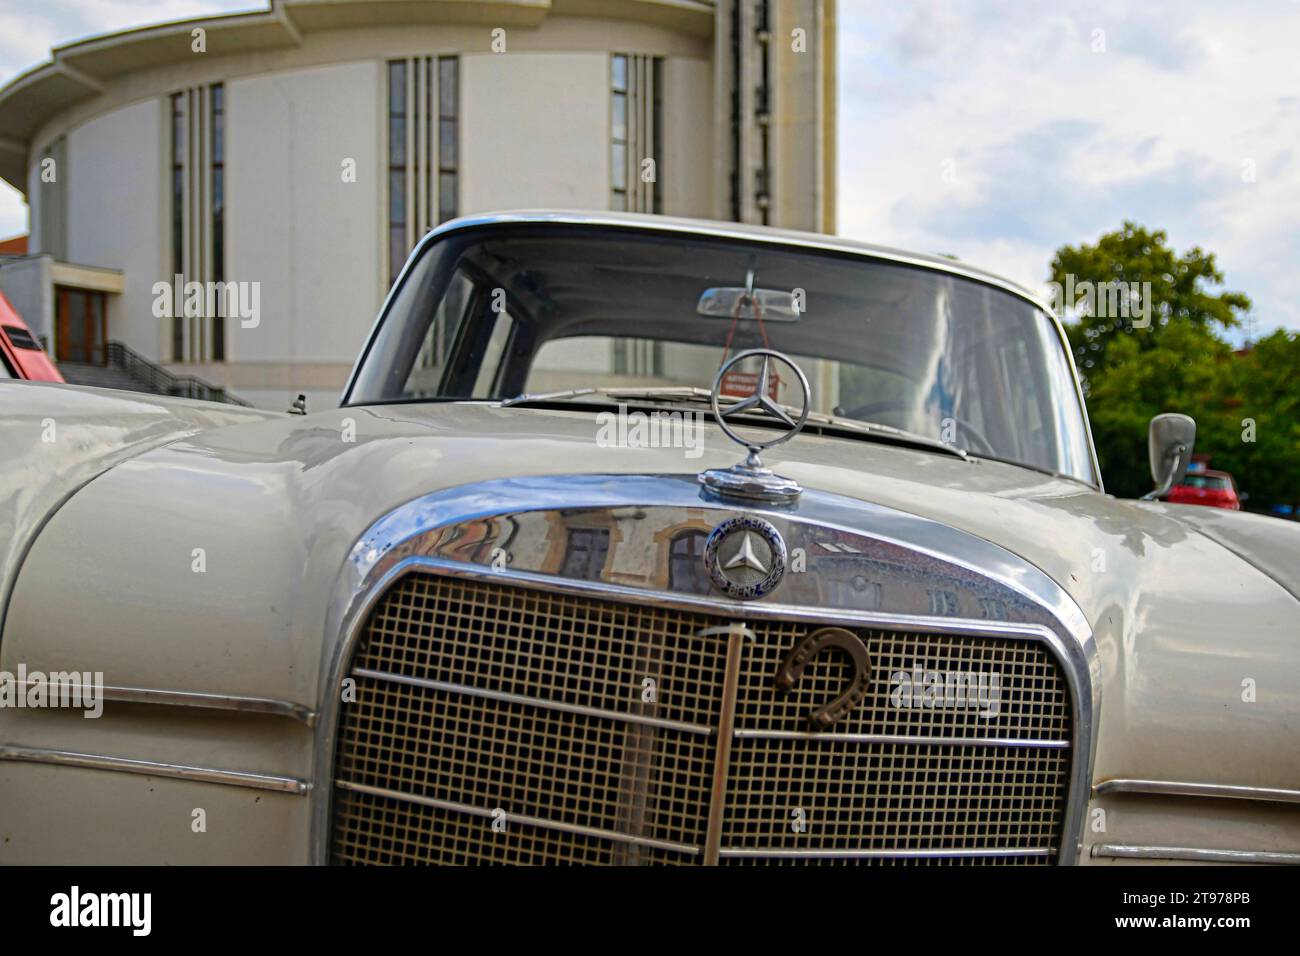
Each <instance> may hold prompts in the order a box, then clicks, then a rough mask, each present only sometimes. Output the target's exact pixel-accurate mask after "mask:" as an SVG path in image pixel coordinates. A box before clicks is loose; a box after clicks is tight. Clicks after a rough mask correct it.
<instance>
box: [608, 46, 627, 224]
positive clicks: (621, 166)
mask: <svg viewBox="0 0 1300 956" xmlns="http://www.w3.org/2000/svg"><path fill="white" fill-rule="evenodd" d="M609 72H610V76H609V85H610V104H609V105H610V130H609V140H610V142H609V187H610V197H609V205H610V208H611V209H624V210H625V209H627V120H628V116H627V112H628V111H627V90H628V87H627V57H626V56H624V55H623V54H621V53H616V54H615V55H614V56H612V57H610V61H609Z"/></svg>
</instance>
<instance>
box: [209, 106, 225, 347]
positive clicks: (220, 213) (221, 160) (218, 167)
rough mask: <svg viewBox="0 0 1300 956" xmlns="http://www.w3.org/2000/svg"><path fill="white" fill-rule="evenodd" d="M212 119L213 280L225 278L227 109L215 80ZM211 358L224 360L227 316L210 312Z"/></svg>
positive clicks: (219, 280)
mask: <svg viewBox="0 0 1300 956" xmlns="http://www.w3.org/2000/svg"><path fill="white" fill-rule="evenodd" d="M209 101H210V104H211V107H212V108H211V110H210V113H211V123H212V187H211V190H210V195H211V199H212V281H214V282H222V281H224V280H225V278H226V216H225V210H226V135H225V134H226V109H225V101H226V98H225V88H224V87H223V86H222V85H221V84H220V83H215V84H213V86H212V89H211V90H210V91H209ZM212 360H213V361H214V362H224V361H225V360H226V320H225V318H224V317H223V316H220V315H214V316H212Z"/></svg>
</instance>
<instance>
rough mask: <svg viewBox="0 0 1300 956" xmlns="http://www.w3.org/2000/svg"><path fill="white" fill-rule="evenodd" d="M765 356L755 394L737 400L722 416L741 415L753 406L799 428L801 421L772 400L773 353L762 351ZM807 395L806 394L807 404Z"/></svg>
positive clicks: (759, 371)
mask: <svg viewBox="0 0 1300 956" xmlns="http://www.w3.org/2000/svg"><path fill="white" fill-rule="evenodd" d="M761 354H762V356H763V366H762V368H760V369H759V370H758V386H757V387H756V388H755V389H754V394H752V395H750V396H749V398H746V399H744V400H743V401H740V402H737V403H736V404H735V405H732V406H730V407H729V408H728V409H727V410H726V411H724V412H722V414H721V417H722V418H724V419H726V418H730V417H731V416H733V415H739V414H740V413H741V412H746V411H749V409H751V408H755V407H757V408H760V409H762V410H763V411H765V412H767V413H768V414H769V415H772V416H774V417H776V418H778V419H780V420H781V421H783V422H785V423H786V424H787V425H789V426H790V427H791V428H793V429H795V430H798V429H799V426H800V424H801V422H796V421H795V420H794V419H793V418H791V417H790V416H789V415H787V414H786V411H785V409H784V408H782V407H781V406H780V405H778V404H777V403H776V402H774V401H772V396H771V394H770V393H771V387H772V354H771V353H770V352H763V353H761ZM806 403H807V397H806V396H805V404H806Z"/></svg>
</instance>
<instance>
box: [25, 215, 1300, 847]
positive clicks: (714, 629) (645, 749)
mask: <svg viewBox="0 0 1300 956" xmlns="http://www.w3.org/2000/svg"><path fill="white" fill-rule="evenodd" d="M1193 428H1194V426H1192V425H1191V423H1190V421H1189V420H1185V419H1182V418H1181V417H1178V416H1172V417H1169V416H1162V417H1161V418H1159V419H1157V421H1156V422H1155V423H1153V427H1152V434H1151V440H1152V451H1153V472H1154V475H1155V478H1156V480H1157V482H1158V483H1159V484H1163V485H1165V486H1166V487H1167V486H1168V485H1169V484H1170V483H1172V482H1173V481H1176V480H1177V478H1178V477H1179V474H1180V473H1181V471H1183V470H1184V469H1185V467H1186V460H1187V458H1188V456H1189V454H1190V452H1191V446H1192V432H1193ZM0 435H3V444H2V445H0V528H3V530H4V533H3V534H0V549H2V550H0V608H3V632H2V633H0V671H3V673H4V678H3V683H0V704H2V705H3V706H0V831H2V832H0V862H4V863H101V862H102V863H107V862H125V863H181V864H198V863H308V862H312V863H327V862H337V863H405V862H437V863H485V862H510V863H556V862H571V861H572V862H584V863H754V862H802V863H824V862H844V861H851V862H862V863H877V862H878V863H898V862H927V863H943V862H969V863H1023V864H1050V863H1058V862H1059V863H1117V862H1126V861H1242V862H1291V863H1294V862H1297V861H1300V808H1298V807H1297V802H1300V604H1298V603H1297V600H1298V597H1300V535H1298V532H1297V528H1296V527H1295V526H1294V525H1291V524H1288V523H1285V522H1281V521H1275V520H1271V519H1267V518H1262V517H1257V516H1252V515H1248V514H1238V513H1232V512H1221V511H1217V510H1212V509H1204V508H1192V507H1180V506H1174V505H1165V504H1161V503H1159V502H1156V501H1150V502H1134V501H1120V500H1116V499H1115V498H1113V497H1111V496H1109V495H1107V494H1105V493H1104V491H1103V489H1102V482H1101V477H1100V474H1099V472H1098V468H1097V464H1096V459H1095V455H1094V452H1093V448H1092V442H1091V438H1090V435H1089V431H1088V425H1087V417H1086V413H1085V409H1084V403H1083V400H1082V396H1081V393H1080V390H1079V385H1078V381H1077V377H1076V375H1075V372H1074V368H1073V364H1072V360H1071V358H1070V353H1069V349H1068V347H1067V344H1066V342H1065V339H1064V336H1063V334H1062V331H1061V328H1060V326H1059V324H1058V323H1057V322H1056V320H1055V319H1054V318H1053V317H1052V316H1051V314H1050V312H1049V311H1048V310H1047V309H1046V307H1045V306H1044V305H1042V304H1041V303H1040V302H1039V301H1038V300H1037V299H1036V298H1035V297H1034V296H1032V295H1030V294H1029V293H1027V292H1025V291H1024V290H1022V289H1020V288H1018V287H1016V286H1014V285H1012V284H1010V283H1008V282H1006V281H1004V280H1002V279H999V278H997V277H995V276H992V275H989V274H986V273H984V272H981V271H978V270H975V269H972V268H969V267H967V266H965V265H962V264H960V263H956V262H952V261H948V260H944V259H931V258H927V257H922V256H914V255H910V254H905V253H901V252H896V251H891V250H885V249H879V248H874V247H868V246H863V245H859V244H856V243H851V242H848V241H843V240H839V239H833V238H828V237H822V236H810V235H801V234H792V233H781V232H775V231H769V230H763V229H757V228H746V227H740V226H733V225H728V224H720V223H703V222H683V221H675V220H669V219H663V218H660V217H636V216H622V215H612V214H611V215H605V214H591V215H585V214H564V213H522V214H503V215H497V216H485V217H481V218H473V219H463V220H458V221H456V222H453V223H449V224H447V225H444V226H443V227H441V228H440V229H438V230H437V231H436V232H434V233H432V234H431V235H429V236H428V237H427V238H426V239H425V240H424V241H423V242H422V243H421V244H420V246H419V248H418V249H416V251H415V252H414V253H413V255H412V257H411V259H410V261H409V262H408V264H407V266H406V268H405V270H404V272H403V274H402V276H401V278H400V279H399V280H398V283H397V285H396V287H395V289H394V291H393V293H392V294H391V295H390V297H389V299H388V301H387V302H386V304H385V306H384V309H383V312H382V314H381V316H380V319H379V321H378V323H377V324H376V325H375V328H374V330H373V331H372V333H371V335H370V337H369V340H368V341H367V344H366V347H365V349H364V351H363V353H362V355H361V357H360V359H359V361H358V363H357V366H356V369H355V371H354V373H353V375H352V379H351V381H350V383H349V385H348V388H347V391H346V393H345V395H344V399H343V403H342V405H341V407H338V408H328V409H323V410H312V411H310V413H309V414H307V415H305V416H303V415H296V414H279V413H271V412H260V411H255V410H251V409H244V408H236V407H232V406H223V405H213V404H205V403H200V402H193V401H185V400H178V399H167V398H161V397H157V396H152V395H142V394H133V393H124V392H110V391H101V390H95V389H78V388H69V387H62V386H55V385H38V384H31V383H17V382H12V383H11V382H4V383H0ZM56 705H57V706H56ZM97 712H98V713H97Z"/></svg>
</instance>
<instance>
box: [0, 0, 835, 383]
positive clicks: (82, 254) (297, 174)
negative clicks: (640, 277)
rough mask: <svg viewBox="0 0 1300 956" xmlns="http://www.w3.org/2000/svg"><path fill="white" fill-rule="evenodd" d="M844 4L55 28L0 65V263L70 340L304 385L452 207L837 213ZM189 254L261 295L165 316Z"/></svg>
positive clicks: (612, 7)
mask: <svg viewBox="0 0 1300 956" xmlns="http://www.w3.org/2000/svg"><path fill="white" fill-rule="evenodd" d="M835 18H836V5H835V0H781V2H776V0H716V2H714V0H609V2H602V3H594V2H590V0H550V2H547V3H537V2H535V0H481V2H476V3H446V4H443V3H391V2H380V0H328V2H327V0H301V2H298V0H283V2H281V0H274V2H273V3H272V6H271V8H270V10H268V11H263V12H258V13H249V14H235V15H230V16H219V17H212V18H209V19H205V20H195V21H185V22H179V23H171V24H164V25H162V26H156V27H148V28H144V29H138V30H131V31H127V32H124V33H119V34H114V35H111V36H105V37H99V38H95V39H90V40H85V41H82V42H78V43H74V44H71V45H68V46H65V47H60V48H57V49H56V50H55V51H54V54H53V59H52V61H51V62H49V63H46V64H44V65H41V66H39V67H36V68H35V69H33V70H32V71H30V72H28V73H26V74H24V75H23V76H21V77H19V78H18V79H16V80H14V81H13V82H12V83H10V84H9V85H8V86H7V87H6V88H5V89H4V90H0V129H3V130H4V137H3V138H2V139H0V178H3V179H4V180H5V181H7V182H8V183H10V184H11V185H13V186H14V187H15V188H17V189H19V190H20V191H22V192H23V193H24V194H25V196H26V197H27V201H28V204H29V207H30V227H31V228H30V232H31V235H30V242H29V243H28V247H27V251H26V254H25V255H17V256H15V257H13V258H7V259H5V260H3V261H4V263H5V264H4V265H3V268H0V288H3V289H4V291H5V293H6V294H7V295H8V296H9V298H10V299H11V300H13V302H14V303H15V305H16V306H17V308H18V309H19V311H20V312H21V313H22V314H23V315H24V316H25V318H26V319H27V322H28V324H29V325H30V326H32V328H33V330H34V331H35V332H36V334H37V335H38V336H40V337H42V338H44V339H45V340H46V342H47V344H48V345H49V348H50V350H51V352H52V353H53V354H54V355H55V356H56V357H57V358H59V359H60V360H62V362H63V363H64V364H65V367H66V366H71V367H73V369H74V370H75V369H76V368H77V367H78V365H79V364H80V365H95V364H103V363H105V362H106V361H109V359H110V355H111V354H117V353H116V352H113V351H112V350H109V349H107V348H106V343H107V342H108V341H110V340H113V341H118V342H121V343H123V345H125V346H126V347H127V348H129V349H130V350H131V351H132V352H133V353H136V354H138V355H139V356H140V357H141V358H142V359H145V360H148V361H150V362H154V363H158V364H161V365H163V366H165V367H166V368H167V369H168V370H170V371H171V372H174V373H177V374H185V375H194V376H198V377H200V378H202V379H204V380H206V381H208V382H211V383H213V384H215V385H217V386H221V387H224V388H228V389H229V390H230V391H232V392H233V393H234V394H236V395H240V396H243V397H245V398H247V399H250V400H252V401H254V402H255V403H256V404H261V405H267V406H269V407H275V408H283V407H284V406H285V404H286V401H287V399H288V398H289V397H290V396H291V394H296V393H298V392H304V393H306V394H307V395H308V397H309V399H310V401H311V403H312V407H316V408H319V407H321V404H322V403H333V402H335V401H336V400H337V396H338V392H339V389H340V388H341V386H342V385H343V383H344V380H345V378H346V376H347V373H348V370H349V368H350V366H351V362H352V360H353V358H354V357H355V356H356V354H357V352H358V347H359V345H360V343H361V341H362V339H363V337H364V335H365V333H366V331H367V330H368V328H369V326H370V324H371V322H372V321H373V319H374V316H375V314H376V312H377V311H378V308H379V306H380V305H381V303H382V301H383V298H384V296H385V294H386V292H387V289H388V287H389V284H390V282H391V280H392V278H393V276H394V275H395V274H396V272H397V270H398V268H399V267H400V265H401V263H402V261H403V259H404V257H405V256H406V254H407V253H408V251H409V250H410V249H411V248H412V246H413V245H414V243H415V242H416V240H417V239H418V238H419V237H420V236H421V235H423V234H424V233H425V232H427V231H428V230H429V229H431V228H433V227H435V226H437V225H438V223H440V222H442V221H444V220H446V219H449V218H452V217H455V216H458V215H465V214H472V213H476V212H483V211H487V210H491V209H503V208H518V207H556V208H582V209H627V210H632V211H642V212H650V213H663V214H665V215H678V216H698V217H704V218H716V219H724V220H738V221H745V222H754V223H764V222H766V223H770V224H772V225H777V226H784V227H788V228H795V229H806V230H812V231H824V232H832V231H834V226H835V223H834V202H835V175H834V168H835V162H834V161H835V156H834V143H835V136H834V131H835V118H834V115H835V113H834V111H835V96H834V83H835V57H834V45H835ZM197 30H201V31H202V33H201V34H196V33H195V31H197ZM200 41H201V45H202V47H203V52H195V47H196V46H199V45H200ZM176 274H180V275H182V276H183V277H184V278H185V280H186V281H197V282H202V283H208V282H229V281H240V282H258V283H260V284H261V292H262V300H261V321H260V322H259V323H258V324H257V325H256V327H253V328H248V327H246V323H245V324H241V323H240V322H239V321H238V319H230V318H225V319H221V318H214V317H211V316H208V315H204V316H200V317H186V316H184V315H181V316H179V317H175V318H173V317H166V318H163V319H159V318H157V317H155V313H154V309H153V293H152V291H151V290H152V289H153V287H154V285H155V283H157V282H160V281H162V282H171V281H172V278H173V276H174V275H176ZM611 362H614V359H611ZM611 370H612V369H611ZM72 377H74V378H75V375H74V376H72Z"/></svg>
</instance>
